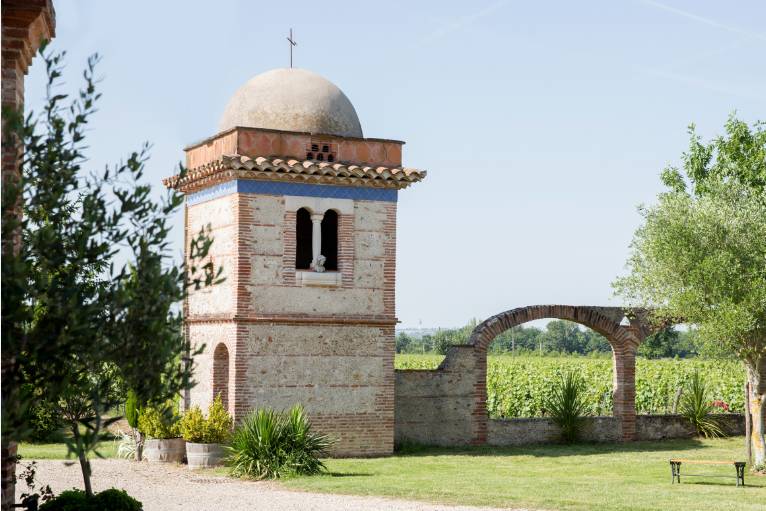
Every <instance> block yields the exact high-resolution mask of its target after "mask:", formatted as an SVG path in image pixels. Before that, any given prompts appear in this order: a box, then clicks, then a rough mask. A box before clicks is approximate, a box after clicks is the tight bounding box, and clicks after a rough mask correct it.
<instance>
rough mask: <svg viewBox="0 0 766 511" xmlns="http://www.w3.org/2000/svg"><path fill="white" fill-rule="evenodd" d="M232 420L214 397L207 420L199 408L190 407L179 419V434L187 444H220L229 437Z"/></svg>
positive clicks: (208, 410)
mask: <svg viewBox="0 0 766 511" xmlns="http://www.w3.org/2000/svg"><path fill="white" fill-rule="evenodd" d="M232 425H233V420H232V418H231V415H229V412H228V411H226V408H224V406H223V401H221V397H220V396H216V398H215V399H214V400H213V402H212V403H211V404H210V406H209V407H208V409H207V418H205V416H204V415H203V414H202V410H201V409H200V407H199V406H196V405H195V406H194V407H192V408H191V409H190V410H189V411H187V412H186V413H185V414H184V416H183V419H181V433H182V435H183V437H184V440H186V441H187V442H193V443H199V444H222V443H225V442H226V441H227V440H228V439H229V437H230V436H231V428H232Z"/></svg>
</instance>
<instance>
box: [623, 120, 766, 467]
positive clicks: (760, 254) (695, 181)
mask: <svg viewBox="0 0 766 511" xmlns="http://www.w3.org/2000/svg"><path fill="white" fill-rule="evenodd" d="M690 135H691V142H690V147H689V150H688V152H687V153H685V154H684V155H683V158H682V160H683V168H682V169H678V168H675V167H669V168H667V169H665V171H664V172H663V174H662V180H663V182H664V183H665V184H666V185H667V187H668V190H667V191H666V192H664V193H661V194H660V195H659V198H658V201H657V203H656V204H655V205H652V206H649V207H642V208H640V211H641V214H642V216H643V219H644V222H643V225H642V226H641V227H639V229H638V230H637V231H636V233H635V235H634V239H633V242H632V245H631V254H630V256H629V259H628V264H627V266H628V270H629V274H628V275H627V276H625V277H623V278H620V279H618V280H617V281H616V283H615V287H616V289H617V291H618V293H620V294H621V295H623V297H625V298H626V299H627V300H628V301H629V302H630V304H631V305H638V306H645V307H653V308H655V310H656V313H655V316H656V319H657V320H658V321H677V320H679V319H683V320H684V321H686V322H689V323H693V324H695V325H696V326H697V334H698V335H699V337H700V339H702V340H703V341H704V342H705V343H706V345H707V346H708V348H712V349H715V350H717V351H719V352H721V353H724V354H732V355H735V356H737V357H738V358H739V359H740V360H742V361H743V362H744V364H745V366H746V368H747V371H748V379H749V382H750V385H751V389H752V395H751V401H752V403H753V408H751V412H752V414H753V423H754V428H753V445H754V448H755V449H754V452H755V454H756V462H757V463H766V446H765V445H764V444H765V443H766V438H765V437H764V421H766V417H764V414H766V191H765V190H766V189H765V186H764V183H766V126H765V125H764V124H763V123H756V124H755V125H754V126H753V127H752V128H751V127H749V126H748V125H747V124H746V123H744V122H742V121H739V120H737V119H736V118H734V117H731V118H730V119H729V121H728V122H727V123H726V126H725V135H723V136H719V137H716V138H715V139H713V140H712V141H711V142H710V143H707V144H706V143H703V142H702V141H701V139H700V137H699V136H698V135H697V134H696V131H695V129H694V126H692V127H691V129H690Z"/></svg>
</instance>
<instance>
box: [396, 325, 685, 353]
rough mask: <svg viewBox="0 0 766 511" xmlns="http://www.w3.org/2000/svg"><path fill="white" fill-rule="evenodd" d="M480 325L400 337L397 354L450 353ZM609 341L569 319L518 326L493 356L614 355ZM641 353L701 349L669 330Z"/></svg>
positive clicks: (494, 345) (499, 338)
mask: <svg viewBox="0 0 766 511" xmlns="http://www.w3.org/2000/svg"><path fill="white" fill-rule="evenodd" d="M477 324H478V321H477V320H472V321H471V322H469V323H468V324H467V325H465V326H463V327H460V328H445V329H439V330H437V331H436V332H434V333H432V334H426V335H423V336H421V337H417V336H414V335H411V334H407V333H405V332H399V333H398V334H397V336H396V352H397V353H439V354H442V355H444V354H446V353H447V350H448V349H449V347H450V346H452V345H455V344H466V343H468V339H469V337H470V336H471V332H472V331H473V329H474V328H475V327H476V325H477ZM611 350H612V349H611V347H610V346H609V342H607V340H606V338H604V336H602V335H601V334H599V333H597V332H594V331H593V330H591V329H589V328H584V327H581V326H580V325H578V324H577V323H573V322H571V321H565V320H552V321H550V322H549V323H548V324H547V325H546V326H545V328H537V327H535V326H524V325H519V326H515V327H513V328H511V329H509V330H506V331H505V332H503V333H502V334H500V335H499V336H497V337H496V338H495V340H494V341H493V342H492V345H491V346H490V348H489V351H490V353H494V354H502V353H525V352H526V353H529V352H538V353H541V354H546V353H568V354H572V353H577V354H580V355H589V354H592V353H595V354H598V353H610V352H611ZM638 353H639V355H640V356H643V357H645V358H673V357H679V358H685V357H690V356H695V355H697V354H698V350H697V348H696V346H695V344H694V336H693V334H692V332H689V331H681V330H676V329H675V328H668V329H667V330H663V331H662V332H659V333H657V334H654V335H652V336H651V337H648V338H647V339H646V340H645V341H644V342H643V343H642V344H641V346H640V347H639V350H638Z"/></svg>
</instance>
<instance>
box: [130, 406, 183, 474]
mask: <svg viewBox="0 0 766 511" xmlns="http://www.w3.org/2000/svg"><path fill="white" fill-rule="evenodd" d="M138 429H139V430H140V431H141V433H142V434H143V435H144V436H145V437H146V440H145V441H144V458H146V459H147V460H149V461H162V462H176V463H182V462H183V460H184V456H185V455H186V446H185V442H184V439H183V438H180V437H181V434H180V427H179V423H178V416H177V415H175V414H167V413H163V411H162V410H160V409H158V408H156V407H153V406H147V407H146V408H144V409H142V410H141V414H140V415H139V417H138Z"/></svg>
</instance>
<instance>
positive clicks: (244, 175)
mask: <svg viewBox="0 0 766 511" xmlns="http://www.w3.org/2000/svg"><path fill="white" fill-rule="evenodd" d="M425 177H426V171H424V170H417V169H411V168H404V167H368V166H361V165H354V164H345V163H330V162H317V161H313V160H294V159H287V160H285V159H282V158H264V157H262V156H258V157H255V158H250V157H248V156H241V155H238V154H235V155H224V156H222V157H221V158H220V159H218V160H215V161H213V162H211V163H208V164H206V165H203V166H201V167H198V168H196V169H191V170H189V171H188V172H187V173H186V174H185V175H184V176H183V177H180V176H179V175H175V176H172V177H169V178H166V179H163V180H162V182H163V183H164V184H165V186H167V187H169V188H176V189H178V190H180V191H182V192H185V193H189V192H194V191H197V190H199V189H201V188H205V187H207V186H212V185H214V184H217V183H221V182H224V181H229V180H231V179H259V180H266V181H292V182H299V183H316V184H336V185H346V186H348V185H350V186H368V187H376V188H397V189H401V188H406V187H407V186H409V185H410V184H412V183H417V182H418V181H421V180H422V179H423V178H425Z"/></svg>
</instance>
